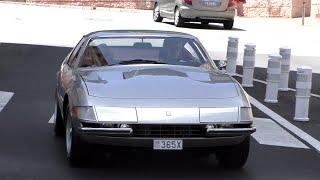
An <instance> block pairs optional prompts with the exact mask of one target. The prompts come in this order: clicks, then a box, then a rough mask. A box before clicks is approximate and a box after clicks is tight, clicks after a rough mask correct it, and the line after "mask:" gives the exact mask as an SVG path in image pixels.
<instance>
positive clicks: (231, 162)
mask: <svg viewBox="0 0 320 180" xmlns="http://www.w3.org/2000/svg"><path fill="white" fill-rule="evenodd" d="M249 149H250V137H247V138H246V139H245V140H244V141H243V142H242V143H241V144H239V145H236V146H233V147H228V148H225V149H223V150H222V151H218V152H217V153H216V156H217V159H218V162H219V164H220V166H222V167H224V168H227V169H240V168H242V167H243V166H244V165H245V163H246V162H247V159H248V155H249Z"/></svg>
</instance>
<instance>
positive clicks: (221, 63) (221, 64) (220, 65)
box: [218, 60, 227, 70]
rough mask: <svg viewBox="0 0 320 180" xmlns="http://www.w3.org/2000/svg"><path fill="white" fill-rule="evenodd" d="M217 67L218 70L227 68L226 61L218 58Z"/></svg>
mask: <svg viewBox="0 0 320 180" xmlns="http://www.w3.org/2000/svg"><path fill="white" fill-rule="evenodd" d="M218 68H219V69H220V70H225V69H226V68H227V63H226V61H224V60H219V62H218Z"/></svg>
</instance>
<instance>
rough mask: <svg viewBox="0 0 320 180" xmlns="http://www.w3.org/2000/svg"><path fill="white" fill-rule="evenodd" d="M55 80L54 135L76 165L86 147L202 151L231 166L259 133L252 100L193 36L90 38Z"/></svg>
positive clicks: (116, 34) (115, 33)
mask: <svg viewBox="0 0 320 180" xmlns="http://www.w3.org/2000/svg"><path fill="white" fill-rule="evenodd" d="M57 77H58V83H57V89H56V111H55V132H56V134H57V135H65V138H66V152H67V157H68V159H69V161H70V162H71V163H79V162H82V161H83V159H84V158H85V157H86V155H88V154H89V153H88V150H90V148H88V147H90V146H89V145H88V144H103V145H106V147H107V149H108V148H109V147H110V149H112V148H115V147H116V148H126V149H128V148H135V149H136V148H144V149H149V150H152V151H189V150H196V151H200V150H205V152H206V153H216V155H217V157H218V160H219V162H220V164H221V165H222V166H224V167H229V168H240V167H242V166H243V165H244V164H245V162H246V160H247V156H248V153H249V144H250V134H251V133H253V132H254V131H255V128H254V127H253V126H252V121H253V117H252V111H251V106H250V103H249V101H248V98H247V95H246V93H245V91H244V90H243V89H242V87H241V86H240V85H239V83H237V82H236V81H235V80H234V79H233V78H232V77H230V76H228V75H227V74H224V73H223V72H222V71H220V70H219V69H218V68H217V66H216V65H215V63H214V62H213V61H212V60H211V59H210V58H209V56H208V53H207V52H206V50H205V49H204V48H203V46H202V45H201V43H200V42H199V41H198V39H197V38H195V37H194V36H191V35H188V34H184V33H178V32H166V31H134V30H127V31H126V30H119V31H99V32H93V33H90V34H88V35H85V36H84V37H83V38H82V39H81V40H80V42H79V43H78V45H77V46H76V47H75V48H74V49H73V50H72V51H71V52H70V54H69V55H68V56H67V57H66V58H65V60H64V61H63V63H62V65H61V69H60V71H59V72H58V73H57ZM111 147H112V148H111Z"/></svg>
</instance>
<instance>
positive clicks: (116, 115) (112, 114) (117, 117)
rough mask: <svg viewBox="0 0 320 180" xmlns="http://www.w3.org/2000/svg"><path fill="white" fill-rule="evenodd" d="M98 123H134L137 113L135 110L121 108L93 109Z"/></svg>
mask: <svg viewBox="0 0 320 180" xmlns="http://www.w3.org/2000/svg"><path fill="white" fill-rule="evenodd" d="M95 108H96V113H97V117H98V121H99V122H111V123H117V122H121V123H123V122H126V123H127V122H128V123H136V122H138V119H137V112H136V109H135V108H123V107H95Z"/></svg>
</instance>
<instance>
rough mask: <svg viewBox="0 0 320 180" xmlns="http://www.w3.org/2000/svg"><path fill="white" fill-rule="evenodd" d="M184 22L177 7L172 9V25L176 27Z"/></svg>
mask: <svg viewBox="0 0 320 180" xmlns="http://www.w3.org/2000/svg"><path fill="white" fill-rule="evenodd" d="M184 22H185V20H184V18H183V17H181V15H180V11H179V8H176V10H175V11H174V25H175V26H176V27H182V26H183V25H184Z"/></svg>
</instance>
